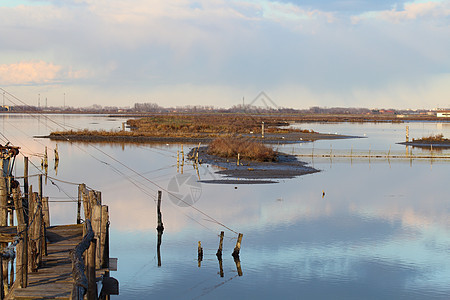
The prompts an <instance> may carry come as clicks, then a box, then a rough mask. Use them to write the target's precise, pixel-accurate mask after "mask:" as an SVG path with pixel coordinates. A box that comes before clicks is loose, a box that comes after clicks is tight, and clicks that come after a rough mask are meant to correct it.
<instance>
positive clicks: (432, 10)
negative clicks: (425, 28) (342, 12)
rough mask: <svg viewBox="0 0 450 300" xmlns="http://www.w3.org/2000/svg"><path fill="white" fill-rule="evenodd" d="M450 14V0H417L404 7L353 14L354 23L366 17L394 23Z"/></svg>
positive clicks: (438, 17) (439, 17) (437, 17)
mask: <svg viewBox="0 0 450 300" xmlns="http://www.w3.org/2000/svg"><path fill="white" fill-rule="evenodd" d="M448 16H450V1H442V2H441V1H416V2H408V3H405V4H403V8H402V9H398V8H397V6H394V7H393V8H392V9H391V10H383V11H372V12H366V13H364V14H362V15H359V16H353V17H352V21H353V23H358V22H360V21H361V20H364V19H381V20H386V21H390V22H394V23H399V22H402V21H408V20H416V19H437V20H439V19H441V18H443V17H444V18H445V17H448Z"/></svg>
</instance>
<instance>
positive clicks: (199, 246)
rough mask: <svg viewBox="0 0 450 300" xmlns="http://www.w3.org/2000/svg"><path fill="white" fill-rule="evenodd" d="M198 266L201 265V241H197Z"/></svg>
mask: <svg viewBox="0 0 450 300" xmlns="http://www.w3.org/2000/svg"><path fill="white" fill-rule="evenodd" d="M197 251H198V267H199V268H200V267H201V266H202V260H203V248H202V242H201V241H198V250H197Z"/></svg>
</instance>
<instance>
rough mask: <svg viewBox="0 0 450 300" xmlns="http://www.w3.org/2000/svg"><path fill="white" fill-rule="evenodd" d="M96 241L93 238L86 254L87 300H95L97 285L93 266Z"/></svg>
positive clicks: (94, 263)
mask: <svg viewBox="0 0 450 300" xmlns="http://www.w3.org/2000/svg"><path fill="white" fill-rule="evenodd" d="M96 246H97V241H96V240H95V238H94V239H93V240H92V241H91V245H90V246H89V249H88V253H87V266H86V269H87V270H86V274H87V276H86V277H87V279H88V290H87V293H86V295H87V299H88V300H97V283H96V277H95V276H96V275H95V265H96V259H95V256H96V254H95V253H96V252H97V249H96Z"/></svg>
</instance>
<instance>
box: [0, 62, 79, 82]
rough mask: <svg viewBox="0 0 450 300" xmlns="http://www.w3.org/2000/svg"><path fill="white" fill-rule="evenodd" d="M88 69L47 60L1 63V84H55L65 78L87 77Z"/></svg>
mask: <svg viewBox="0 0 450 300" xmlns="http://www.w3.org/2000/svg"><path fill="white" fill-rule="evenodd" d="M87 74H88V72H87V71H83V70H73V69H72V68H67V69H64V68H63V67H62V66H60V65H55V64H53V63H47V62H45V61H36V62H19V63H13V64H1V65H0V84H1V85H34V84H53V83H60V82H62V81H64V80H74V79H80V78H84V77H86V76H87Z"/></svg>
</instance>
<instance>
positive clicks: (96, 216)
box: [92, 205, 102, 269]
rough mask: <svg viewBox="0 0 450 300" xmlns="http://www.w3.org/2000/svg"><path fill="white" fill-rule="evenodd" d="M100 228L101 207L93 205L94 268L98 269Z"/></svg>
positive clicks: (100, 250)
mask: <svg viewBox="0 0 450 300" xmlns="http://www.w3.org/2000/svg"><path fill="white" fill-rule="evenodd" d="M101 227H102V207H101V206H100V205H94V207H92V229H93V230H94V239H95V241H96V243H97V245H96V249H97V250H96V257H95V268H97V269H100V263H101V262H100V257H101V256H100V253H101V252H102V249H101V244H100V240H101V237H100V235H101Z"/></svg>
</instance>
